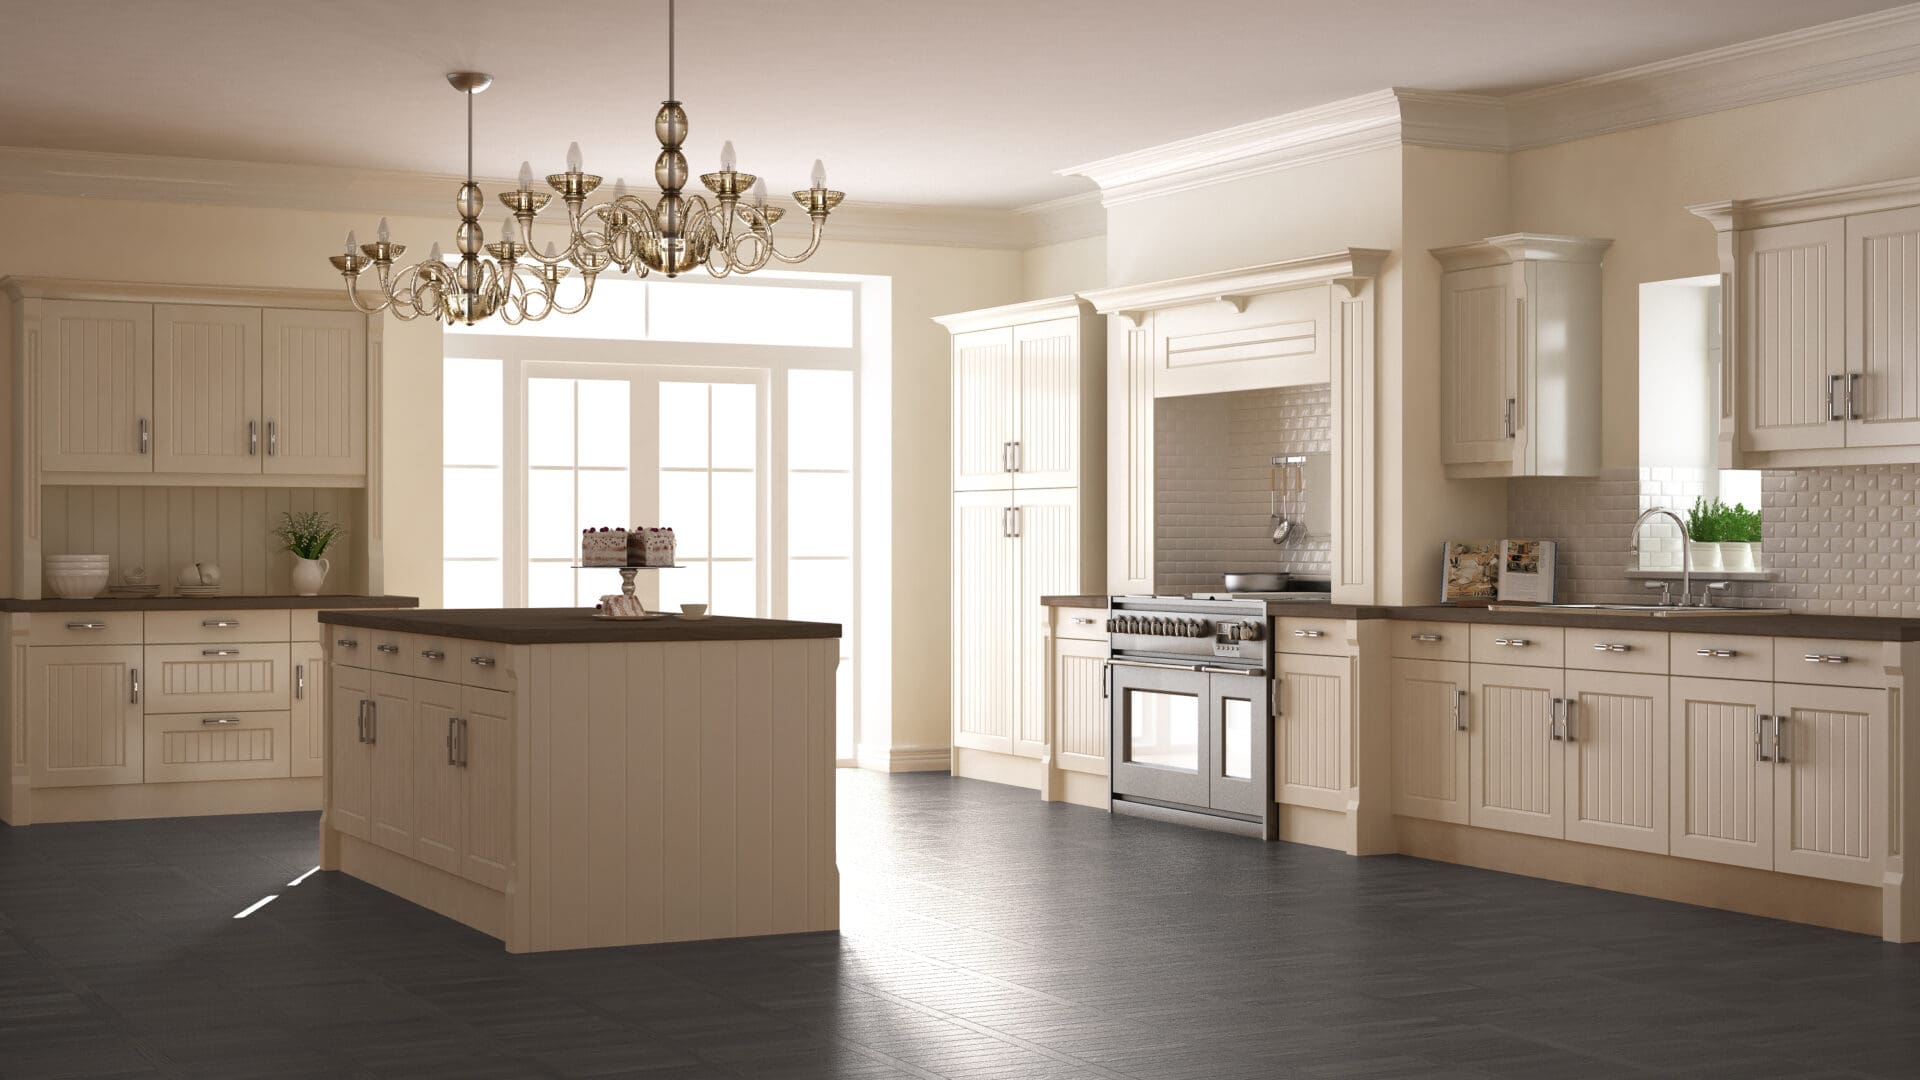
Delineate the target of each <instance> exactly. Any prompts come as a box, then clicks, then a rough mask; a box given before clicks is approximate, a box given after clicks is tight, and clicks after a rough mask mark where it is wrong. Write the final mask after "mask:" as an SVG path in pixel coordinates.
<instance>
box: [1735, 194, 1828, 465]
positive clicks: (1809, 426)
mask: <svg viewBox="0 0 1920 1080" xmlns="http://www.w3.org/2000/svg"><path fill="white" fill-rule="evenodd" d="M1845 240H1846V228H1845V223H1844V222H1842V221H1840V220H1837V219H1836V220H1831V221H1809V222H1804V223H1801V224H1797V225H1779V226H1774V227H1772V228H1767V229H1754V230H1752V231H1750V232H1746V233H1743V234H1741V237H1740V245H1741V254H1740V258H1741V262H1742V267H1741V269H1742V270H1743V271H1744V273H1743V274H1742V277H1743V279H1744V282H1745V284H1744V285H1743V286H1742V290H1743V293H1744V295H1743V296H1742V297H1741V302H1742V310H1743V312H1744V320H1743V329H1744V331H1745V333H1743V334H1742V335H1741V336H1740V342H1739V348H1740V350H1741V368H1742V371H1741V374H1742V375H1743V376H1744V377H1743V378H1742V379H1741V382H1742V383H1743V385H1744V386H1745V387H1746V393H1745V398H1746V430H1745V431H1744V432H1743V434H1744V435H1745V437H1746V447H1747V448H1748V449H1752V450H1797V449H1806V448H1822V447H1837V446H1842V445H1844V444H1845V442H1846V421H1845V420H1843V419H1838V418H1837V416H1838V412H1837V411H1836V410H1838V403H1837V402H1836V403H1835V404H1834V405H1833V407H1832V408H1831V409H1830V407H1829V399H1828V394H1829V391H1831V390H1833V389H1834V388H1835V380H1836V379H1837V378H1843V377H1844V376H1845V374H1846V358H1845V350H1846V293H1845V289H1846V274H1845V272H1844V271H1843V269H1842V267H1843V265H1844V262H1843V260H1844V254H1845V252H1844V248H1845Z"/></svg>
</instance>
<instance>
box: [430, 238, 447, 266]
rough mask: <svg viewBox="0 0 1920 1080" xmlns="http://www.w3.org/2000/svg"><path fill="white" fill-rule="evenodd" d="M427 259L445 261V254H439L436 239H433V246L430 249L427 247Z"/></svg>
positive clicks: (438, 243) (438, 244)
mask: <svg viewBox="0 0 1920 1080" xmlns="http://www.w3.org/2000/svg"><path fill="white" fill-rule="evenodd" d="M427 261H428V262H436V263H437V262H446V261H447V260H446V256H444V255H441V254H440V242H439V241H438V240H435V241H434V242H433V247H432V248H431V249H429V250H428V252H427Z"/></svg>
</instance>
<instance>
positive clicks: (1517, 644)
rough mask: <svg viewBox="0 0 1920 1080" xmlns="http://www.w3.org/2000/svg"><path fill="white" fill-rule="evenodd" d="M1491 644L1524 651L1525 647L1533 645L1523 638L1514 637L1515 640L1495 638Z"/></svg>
mask: <svg viewBox="0 0 1920 1080" xmlns="http://www.w3.org/2000/svg"><path fill="white" fill-rule="evenodd" d="M1493 643H1494V644H1495V645H1504V646H1506V647H1507V648H1509V649H1524V648H1526V647H1527V646H1529V645H1531V644H1533V642H1532V641H1530V640H1528V639H1527V638H1523V637H1515V638H1505V637H1497V638H1494V639H1493Z"/></svg>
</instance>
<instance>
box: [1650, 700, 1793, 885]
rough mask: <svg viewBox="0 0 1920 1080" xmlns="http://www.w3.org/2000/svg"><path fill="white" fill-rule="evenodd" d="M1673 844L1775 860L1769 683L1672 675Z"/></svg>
mask: <svg viewBox="0 0 1920 1080" xmlns="http://www.w3.org/2000/svg"><path fill="white" fill-rule="evenodd" d="M1672 695H1673V696H1672V705H1671V713H1670V715H1671V717H1672V720H1671V723H1672V750H1671V752H1670V753H1671V758H1670V760H1671V768H1672V777H1673V781H1672V800H1673V801H1672V811H1671V826H1670V827H1671V829H1672V839H1673V842H1672V852H1673V854H1675V855H1682V856H1685V857H1687V858H1689V859H1707V860H1710V861H1712V862H1722V863H1730V864H1732V865H1734V866H1751V867H1755V868H1757V869H1761V870H1770V869H1772V868H1773V790H1774V784H1773V763H1772V761H1771V760H1770V759H1771V753H1770V752H1769V749H1768V747H1767V746H1766V740H1767V739H1768V738H1769V737H1770V734H1769V731H1768V727H1767V718H1768V717H1769V716H1770V715H1771V714H1772V712H1773V684H1772V683H1763V682H1748V681H1744V680H1737V679H1696V678H1678V677H1676V678H1675V679H1674V680H1673V689H1672Z"/></svg>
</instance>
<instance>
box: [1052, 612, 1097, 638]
mask: <svg viewBox="0 0 1920 1080" xmlns="http://www.w3.org/2000/svg"><path fill="white" fill-rule="evenodd" d="M1053 633H1054V636H1055V637H1064V638H1078V639H1080V640H1081V641H1105V640H1107V609H1106V608H1091V607H1057V608H1054V609H1053Z"/></svg>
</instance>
